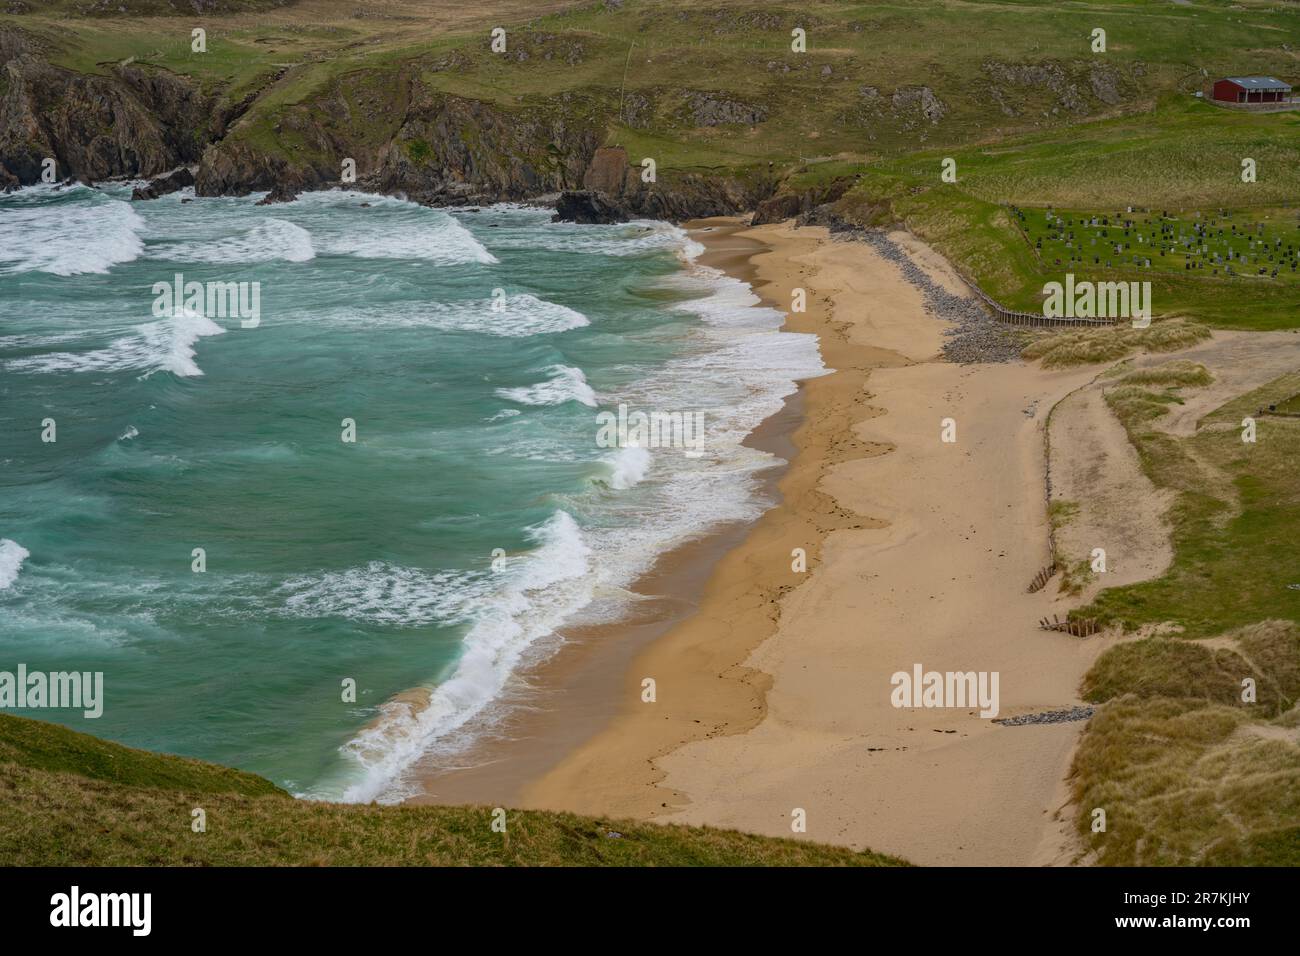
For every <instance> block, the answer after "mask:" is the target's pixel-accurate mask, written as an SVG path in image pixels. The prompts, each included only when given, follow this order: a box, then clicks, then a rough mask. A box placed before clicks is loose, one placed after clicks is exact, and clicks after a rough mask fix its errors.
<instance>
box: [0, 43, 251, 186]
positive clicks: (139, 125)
mask: <svg viewBox="0 0 1300 956" xmlns="http://www.w3.org/2000/svg"><path fill="white" fill-rule="evenodd" d="M45 54H46V51H45V50H44V49H42V45H41V43H40V42H39V41H37V40H35V39H34V38H33V37H31V36H29V35H27V34H25V33H23V32H21V31H18V30H14V29H9V30H0V62H2V63H3V66H2V67H0V185H16V184H22V185H26V184H29V183H35V182H39V181H40V179H41V172H42V166H43V163H44V161H45V160H46V159H47V158H48V159H53V160H54V161H55V164H56V165H55V175H56V176H57V177H58V178H59V179H64V178H75V179H81V180H84V181H90V180H97V179H109V178H112V177H115V176H150V175H154V174H156V173H160V172H163V171H164V170H167V169H171V168H173V167H176V166H180V165H184V164H187V163H192V162H197V161H198V159H199V156H200V154H201V152H202V150H203V146H204V144H205V143H206V142H207V141H208V140H209V139H210V138H211V137H213V136H215V135H216V134H217V132H218V131H219V130H220V129H221V128H222V127H223V126H224V123H225V119H226V117H225V116H223V115H222V114H221V113H220V111H217V110H216V109H215V103H214V102H213V100H212V99H211V98H209V97H206V96H204V95H203V94H202V93H201V92H199V91H198V90H197V89H196V88H195V87H194V86H193V85H192V84H191V83H190V82H189V81H187V80H185V79H183V78H181V77H177V76H173V75H172V74H170V73H167V72H165V71H161V70H154V69H146V68H143V67H138V66H132V65H119V66H114V67H113V68H112V69H111V70H110V72H109V73H108V74H106V75H88V74H81V73H75V72H72V71H70V70H65V69H62V68H60V67H56V66H53V65H51V64H50V63H49V61H48V59H47V58H46V55H45Z"/></svg>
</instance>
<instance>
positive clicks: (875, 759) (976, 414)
mask: <svg viewBox="0 0 1300 956" xmlns="http://www.w3.org/2000/svg"><path fill="white" fill-rule="evenodd" d="M743 233H744V235H745V236H747V237H752V238H758V239H762V240H764V241H766V242H768V244H769V245H770V247H771V248H770V249H769V250H768V251H766V252H759V253H756V254H754V255H753V256H752V257H751V259H750V262H749V263H748V267H752V268H753V269H754V275H755V277H756V280H757V281H756V282H755V284H754V287H755V290H756V291H757V292H759V294H761V295H764V297H765V298H767V299H782V298H785V297H787V296H788V295H789V290H790V289H791V288H793V287H795V286H803V287H805V288H807V289H808V299H807V301H808V312H807V313H804V314H794V315H790V316H789V320H788V322H787V324H786V326H785V328H786V329H787V330H790V331H815V332H817V333H818V334H819V335H820V336H821V345H822V355H823V361H824V362H825V364H826V365H827V366H828V367H831V368H835V369H837V371H836V372H835V373H834V374H833V375H830V376H826V377H824V378H821V379H814V380H812V381H810V382H807V383H805V387H804V390H803V394H804V399H805V402H806V405H805V410H806V416H805V420H804V422H803V423H802V424H801V426H800V428H799V429H797V430H796V432H795V435H794V441H795V444H796V445H797V446H798V448H799V452H798V454H797V455H796V456H795V458H794V460H793V462H792V463H791V465H790V467H789V468H788V469H787V471H786V474H785V475H784V476H783V477H782V479H781V481H780V487H781V490H782V493H783V496H782V502H781V504H780V505H778V506H777V507H776V508H774V509H772V510H770V511H769V512H767V513H766V514H765V515H763V516H762V518H760V519H759V521H758V522H757V524H756V525H755V527H754V530H753V531H752V532H751V534H750V535H749V536H748V537H747V538H746V539H745V541H743V542H742V543H741V544H740V545H739V546H738V547H737V548H736V549H735V550H733V551H732V552H730V553H729V554H728V555H727V556H726V557H725V558H724V559H723V560H722V561H721V562H720V563H719V565H718V567H717V568H716V570H715V572H714V575H713V577H712V578H711V580H710V582H709V584H708V586H707V588H706V591H705V594H704V597H703V600H702V603H701V608H700V610H699V611H698V612H697V613H696V614H695V615H693V616H692V617H690V618H688V619H687V620H685V621H683V622H682V623H681V624H679V625H678V626H677V627H675V628H673V629H672V630H671V631H670V632H668V633H667V634H666V635H665V636H663V637H662V638H661V639H660V640H658V641H656V642H654V643H652V644H651V645H650V646H649V647H647V649H646V650H645V651H644V652H643V653H642V654H640V655H639V656H638V657H637V659H636V661H635V662H634V663H633V665H632V668H631V670H630V671H629V672H628V673H627V674H626V675H625V677H624V680H625V695H626V699H627V700H628V701H629V703H628V704H627V705H625V707H624V710H623V712H622V713H621V714H620V715H619V716H618V717H617V718H616V719H615V720H613V721H611V722H610V723H609V725H608V726H607V727H606V728H605V729H604V730H603V731H601V732H600V733H598V734H596V735H595V736H594V737H593V738H592V739H591V740H590V741H589V742H588V743H587V744H585V745H583V746H581V747H579V748H578V749H576V750H575V751H574V752H573V753H572V754H570V755H569V756H568V757H567V758H566V759H565V760H564V762H563V763H561V764H560V765H559V766H558V767H556V768H555V769H554V770H553V771H551V772H550V773H548V774H546V775H545V776H543V777H541V778H540V779H538V780H536V781H534V782H533V783H532V784H531V785H530V786H528V787H527V788H525V789H524V790H523V798H524V799H523V801H522V802H521V806H523V807H527V808H537V809H564V810H570V811H573V812H579V813H585V814H591V815H596V816H606V817H628V818H633V819H659V820H664V821H669V822H674V823H688V824H708V825H712V826H720V827H729V828H736V829H740V830H745V831H749V832H754V833H760V834H764V835H772V836H786V837H789V836H792V835H793V836H794V837H795V838H796V839H799V838H801V837H803V834H804V833H805V832H806V838H807V839H813V840H818V841H823V842H830V843H837V844H842V845H848V846H851V847H854V848H857V849H862V848H868V847H869V848H871V849H873V850H876V851H879V852H887V853H892V854H896V855H899V856H902V857H903V858H905V859H908V860H910V861H912V862H914V863H921V864H949V865H954V864H955V865H970V864H983V865H1027V864H1043V863H1069V862H1074V861H1075V860H1076V859H1077V858H1078V852H1077V844H1076V843H1075V841H1074V838H1073V833H1072V820H1071V819H1070V818H1069V816H1068V814H1063V813H1062V811H1063V810H1064V809H1065V807H1066V806H1067V804H1068V800H1069V794H1068V788H1067V786H1066V775H1067V772H1068V768H1069V765H1070V760H1071V758H1072V755H1073V751H1074V747H1075V744H1076V742H1077V740H1078V736H1079V733H1080V731H1081V730H1082V726H1083V725H1082V724H1081V723H1055V724H1040V725H1033V726H1025V727H1014V728H1013V727H1005V726H995V725H993V724H992V723H991V722H990V721H989V720H986V719H982V718H981V717H980V716H979V714H978V711H977V710H970V709H952V708H938V709H926V708H895V707H893V706H892V704H891V701H890V693H889V692H890V675H891V674H892V673H896V672H898V671H910V670H911V669H912V667H913V665H914V664H915V663H918V662H919V663H922V664H923V665H924V666H925V667H927V668H936V669H942V670H953V671H971V670H974V671H990V672H997V673H999V674H1000V675H1001V678H1002V691H1001V710H1000V713H999V714H998V715H997V716H1001V717H1011V716H1022V715H1027V714H1031V713H1035V712H1042V711H1048V710H1054V709H1059V708H1068V707H1072V706H1074V705H1077V704H1078V703H1079V699H1078V686H1079V682H1080V680H1081V678H1082V676H1083V674H1084V673H1085V672H1086V670H1087V668H1088V666H1090V664H1091V662H1092V660H1093V659H1095V657H1096V655H1097V654H1098V653H1100V652H1101V651H1102V650H1103V649H1104V648H1105V647H1107V646H1109V644H1110V643H1111V641H1112V640H1113V638H1112V637H1109V636H1106V635H1097V636H1094V637H1091V638H1086V639H1080V638H1072V637H1068V636H1065V635H1060V634H1058V633H1055V632H1042V631H1040V630H1039V629H1038V628H1037V620H1038V619H1039V618H1040V617H1042V616H1044V615H1045V614H1050V613H1052V612H1059V613H1064V611H1065V610H1066V609H1067V606H1068V604H1069V601H1070V599H1069V598H1068V597H1062V596H1060V595H1058V594H1057V593H1055V592H1054V591H1051V590H1050V589H1048V590H1045V591H1042V592H1038V593H1029V592H1028V591H1027V585H1028V583H1029V581H1030V580H1032V578H1033V576H1034V574H1035V573H1036V572H1037V571H1038V569H1039V568H1041V567H1042V566H1043V564H1045V563H1046V561H1047V556H1048V534H1047V531H1048V523H1047V515H1046V507H1045V502H1044V498H1043V488H1044V481H1045V470H1046V460H1045V458H1044V454H1043V450H1044V445H1043V428H1044V419H1045V416H1046V412H1047V410H1048V409H1050V408H1051V407H1052V406H1053V405H1054V404H1055V403H1056V402H1057V401H1059V400H1060V399H1061V398H1062V397H1063V396H1064V395H1066V394H1068V393H1069V392H1071V391H1073V390H1074V389H1075V388H1077V387H1078V386H1080V385H1081V384H1083V383H1084V382H1086V381H1088V380H1089V379H1091V378H1092V377H1093V376H1094V375H1095V370H1094V369H1087V370H1083V371H1080V370H1078V369H1072V370H1071V369H1067V370H1060V371H1046V370H1043V369H1041V368H1038V367H1037V366H1033V365H1029V364H1027V363H1024V362H1020V361H1015V362H1006V363H986V364H970V365H958V364H954V363H951V362H946V361H941V360H940V358H941V354H940V353H941V350H942V347H943V344H944V342H945V338H944V333H945V332H946V331H948V330H949V329H952V328H954V325H953V324H952V323H951V322H949V321H947V319H946V318H940V317H938V316H936V315H935V314H933V313H931V312H930V311H929V309H928V308H927V302H926V299H925V296H924V295H923V293H922V291H921V290H920V289H919V288H918V287H917V284H916V283H914V282H910V281H908V280H907V279H906V278H905V277H904V275H903V272H902V271H901V269H900V263H898V262H897V261H895V260H896V259H897V258H898V256H897V255H892V254H891V255H882V254H881V253H880V251H879V250H878V249H876V248H874V247H873V246H872V245H871V244H866V243H859V242H852V241H848V242H837V241H834V240H833V239H832V237H831V236H830V235H829V233H828V232H827V231H826V230H825V229H820V228H815V227H813V228H801V229H795V228H794V227H793V226H792V225H790V224H784V225H772V226H762V227H758V228H751V229H747V230H743ZM695 238H696V239H697V240H698V241H703V242H705V245H706V246H708V245H709V243H708V242H707V241H705V237H701V236H695ZM889 238H890V239H891V240H892V242H893V243H894V245H895V246H896V247H897V250H899V251H901V253H902V254H903V256H904V257H905V258H906V259H908V260H910V261H911V263H912V265H914V266H915V267H916V268H917V269H919V270H921V271H922V272H923V273H924V275H925V277H926V278H927V279H928V280H929V282H930V283H933V284H934V285H937V286H940V287H942V288H943V289H945V290H947V291H949V292H952V293H954V294H955V295H956V296H958V297H960V298H962V299H965V298H968V296H969V293H968V291H967V290H966V288H965V286H964V284H963V283H962V280H961V279H960V277H958V276H957V275H956V274H955V272H954V271H953V270H952V269H951V267H950V266H949V265H948V264H947V262H946V261H945V260H944V259H943V258H942V257H941V256H940V255H938V254H937V253H936V252H934V251H933V250H931V249H930V248H929V247H928V246H925V245H924V244H923V243H922V242H920V241H919V240H917V239H916V238H915V237H913V236H911V235H910V234H907V233H901V232H896V233H892V234H890V236H889ZM731 274H732V275H738V276H739V277H742V278H743V277H746V275H747V274H748V273H746V272H739V273H738V272H734V271H733V272H732V273H731ZM777 290H780V292H779V293H778V291H777ZM959 326H960V318H959V320H958V327H959ZM947 417H952V418H954V420H956V421H958V422H959V423H960V426H961V436H962V437H961V441H960V442H959V443H956V444H954V445H945V444H943V443H942V442H941V441H940V436H939V428H940V423H941V421H943V420H944V419H945V418H947ZM792 546H800V547H804V548H805V549H806V551H807V554H808V568H809V572H808V573H807V574H804V575H797V574H794V573H792V572H791V571H790V549H791V547H792ZM642 675H645V676H654V677H655V678H656V680H657V681H658V688H659V697H658V701H657V702H656V703H654V704H641V703H640V702H639V699H638V698H637V697H635V696H634V695H635V692H636V690H637V688H638V682H639V678H640V677H641V676H642ZM796 809H802V810H804V811H805V812H806V814H807V828H806V831H794V832H792V827H791V824H790V821H791V814H792V812H793V811H794V810H796Z"/></svg>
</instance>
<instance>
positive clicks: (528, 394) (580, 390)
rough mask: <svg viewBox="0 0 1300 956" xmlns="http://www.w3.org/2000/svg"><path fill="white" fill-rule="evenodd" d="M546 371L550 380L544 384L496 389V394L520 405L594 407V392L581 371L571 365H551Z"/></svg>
mask: <svg viewBox="0 0 1300 956" xmlns="http://www.w3.org/2000/svg"><path fill="white" fill-rule="evenodd" d="M546 371H547V373H548V374H549V375H550V378H548V379H547V380H546V381H545V382H538V383H537V384H536V385H527V386H524V387H523V388H498V389H497V394H498V395H500V396H501V397H502V398H506V399H509V400H510V401H512V402H518V403H519V404H520V405H563V404H564V403H565V402H581V403H582V404H583V405H586V406H588V407H590V408H595V407H596V392H595V391H594V390H593V389H592V387H591V386H590V385H588V384H587V376H585V375H583V374H582V369H580V368H574V367H573V366H571V365H551V366H549V367H548V368H547V369H546Z"/></svg>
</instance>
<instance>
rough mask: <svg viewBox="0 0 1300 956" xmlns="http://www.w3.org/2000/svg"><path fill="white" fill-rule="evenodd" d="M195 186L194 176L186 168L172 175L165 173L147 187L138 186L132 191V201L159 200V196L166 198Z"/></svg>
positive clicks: (173, 171) (174, 171) (175, 170)
mask: <svg viewBox="0 0 1300 956" xmlns="http://www.w3.org/2000/svg"><path fill="white" fill-rule="evenodd" d="M193 185H194V174H193V173H191V172H190V171H189V169H187V168H186V167H184V166H182V167H181V168H180V169H174V170H172V171H171V172H170V173H165V174H164V175H162V176H159V177H158V178H157V179H155V180H153V181H152V182H150V183H149V185H147V186H136V187H135V189H133V190H131V198H132V199H157V198H158V197H159V196H166V195H167V194H168V193H174V192H177V191H179V190H181V189H184V188H185V187H186V186H193Z"/></svg>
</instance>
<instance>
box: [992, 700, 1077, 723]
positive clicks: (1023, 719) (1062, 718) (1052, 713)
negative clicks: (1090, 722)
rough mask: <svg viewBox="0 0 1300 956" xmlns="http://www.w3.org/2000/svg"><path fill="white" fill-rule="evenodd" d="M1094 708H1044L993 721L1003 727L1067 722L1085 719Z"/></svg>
mask: <svg viewBox="0 0 1300 956" xmlns="http://www.w3.org/2000/svg"><path fill="white" fill-rule="evenodd" d="M1093 712H1094V709H1093V708H1092V707H1090V706H1089V705H1087V704H1084V705H1082V706H1080V707H1071V708H1070V709H1069V710H1045V711H1043V712H1042V713H1039V714H1021V715H1020V716H1019V717H1004V718H1001V719H999V720H995V721H993V723H995V724H1002V725H1003V726H1004V727H1020V726H1022V725H1024V724H1068V723H1071V722H1072V721H1076V720H1087V719H1088V718H1089V717H1091V716H1092V715H1093Z"/></svg>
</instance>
